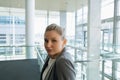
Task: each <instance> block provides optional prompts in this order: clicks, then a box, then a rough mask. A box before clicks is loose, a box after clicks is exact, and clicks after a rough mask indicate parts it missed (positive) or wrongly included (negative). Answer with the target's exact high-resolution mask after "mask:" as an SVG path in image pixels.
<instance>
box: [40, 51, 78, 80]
mask: <svg viewBox="0 0 120 80" xmlns="http://www.w3.org/2000/svg"><path fill="white" fill-rule="evenodd" d="M48 61H49V56H48V57H47V59H46V62H45V64H44V66H43V69H42V72H41V77H40V80H42V74H43V72H44V70H45V68H46V67H47V63H48ZM75 78H76V74H75V68H74V63H73V60H72V56H71V55H70V53H68V52H66V49H64V50H63V52H62V53H61V54H60V55H59V56H58V57H57V58H56V61H55V63H54V65H53V67H52V69H51V71H50V72H48V73H47V75H46V78H45V80H75Z"/></svg>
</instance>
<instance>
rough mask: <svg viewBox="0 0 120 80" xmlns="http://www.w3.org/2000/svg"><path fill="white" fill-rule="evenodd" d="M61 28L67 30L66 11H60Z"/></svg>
mask: <svg viewBox="0 0 120 80" xmlns="http://www.w3.org/2000/svg"><path fill="white" fill-rule="evenodd" d="M60 26H62V27H64V28H66V11H60Z"/></svg>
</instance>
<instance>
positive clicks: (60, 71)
mask: <svg viewBox="0 0 120 80" xmlns="http://www.w3.org/2000/svg"><path fill="white" fill-rule="evenodd" d="M66 42H67V40H66V38H65V31H64V29H63V28H62V27H60V26H58V25H56V24H51V25H49V26H47V28H46V30H45V34H44V46H45V49H46V51H47V53H48V56H47V59H46V62H45V64H44V66H43V69H42V72H41V78H40V80H75V76H76V74H75V68H74V66H73V61H72V57H71V55H70V53H68V52H67V51H66V49H65V45H66Z"/></svg>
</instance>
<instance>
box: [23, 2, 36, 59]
mask: <svg viewBox="0 0 120 80" xmlns="http://www.w3.org/2000/svg"><path fill="white" fill-rule="evenodd" d="M25 11H26V13H25V14H26V15H25V18H26V58H27V59H32V58H33V55H34V18H35V0H25Z"/></svg>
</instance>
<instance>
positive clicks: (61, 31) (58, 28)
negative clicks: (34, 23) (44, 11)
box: [45, 23, 65, 39]
mask: <svg viewBox="0 0 120 80" xmlns="http://www.w3.org/2000/svg"><path fill="white" fill-rule="evenodd" d="M52 30H54V31H56V32H57V33H58V34H59V35H60V36H61V37H62V39H65V29H64V28H62V27H61V26H59V25H57V24H54V23H53V24H50V25H48V26H47V28H46V30H45V33H46V32H47V31H52Z"/></svg>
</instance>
